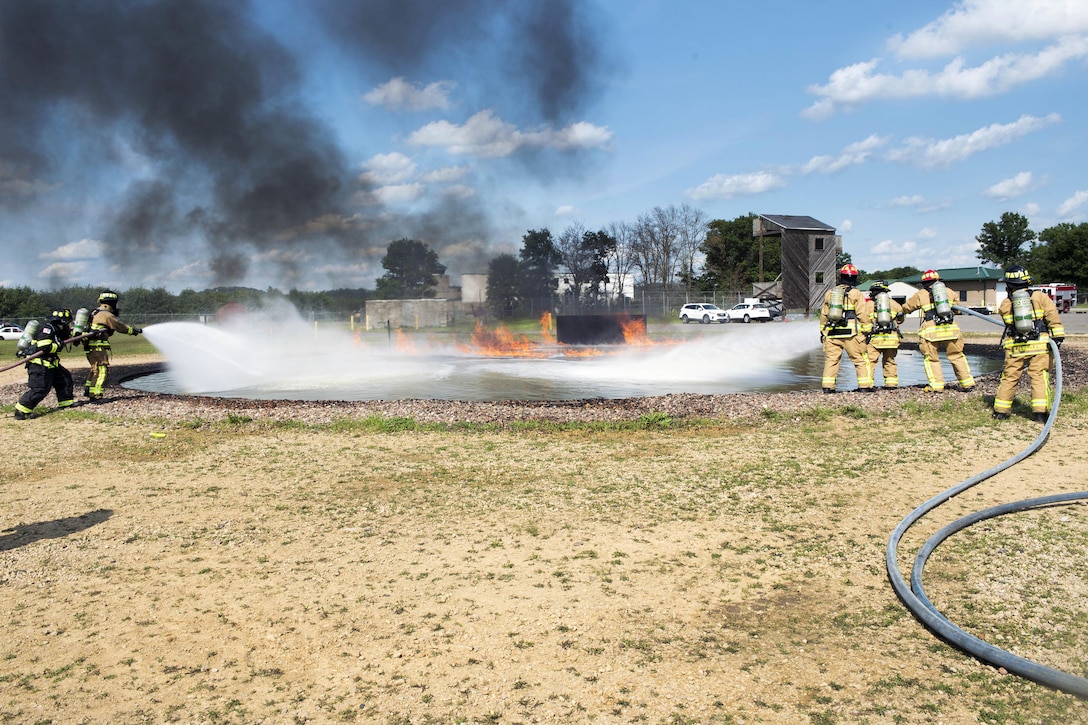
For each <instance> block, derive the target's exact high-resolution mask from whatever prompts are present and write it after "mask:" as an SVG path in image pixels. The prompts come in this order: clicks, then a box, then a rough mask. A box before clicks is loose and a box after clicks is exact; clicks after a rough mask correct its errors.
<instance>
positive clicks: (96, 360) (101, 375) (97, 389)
mask: <svg viewBox="0 0 1088 725" xmlns="http://www.w3.org/2000/svg"><path fill="white" fill-rule="evenodd" d="M87 362H89V363H90V364H91V370H90V372H88V373H87V380H86V382H84V383H83V388H84V390H83V392H84V394H86V396H87V397H88V398H90V399H92V400H94V399H95V398H101V397H102V393H103V392H104V391H105V390H106V375H107V374H108V373H109V371H110V351H109V350H88V351H87Z"/></svg>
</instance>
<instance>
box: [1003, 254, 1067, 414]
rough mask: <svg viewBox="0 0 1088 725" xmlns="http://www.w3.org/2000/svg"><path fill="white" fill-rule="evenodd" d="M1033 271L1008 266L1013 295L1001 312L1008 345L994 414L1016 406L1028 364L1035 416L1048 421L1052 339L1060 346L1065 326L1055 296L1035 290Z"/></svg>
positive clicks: (1006, 299) (1008, 288)
mask: <svg viewBox="0 0 1088 725" xmlns="http://www.w3.org/2000/svg"><path fill="white" fill-rule="evenodd" d="M1029 286H1031V275H1030V274H1028V271H1027V270H1026V269H1024V268H1023V267H1022V266H1020V265H1019V264H1014V265H1012V266H1011V267H1009V268H1008V269H1006V270H1005V287H1006V289H1007V290H1008V292H1009V296H1008V297H1006V298H1005V299H1003V300H1001V304H999V305H998V306H997V312H998V314H1000V315H1001V319H1002V320H1003V321H1004V323H1005V334H1004V336H1003V337H1002V339H1001V347H1003V348H1004V349H1005V368H1004V369H1003V370H1002V371H1001V382H1000V383H998V385H997V394H996V395H995V396H994V418H997V419H998V420H1005V419H1007V418H1008V417H1009V411H1011V410H1012V401H1013V398H1015V397H1016V388H1017V386H1018V385H1019V384H1020V377H1021V376H1022V375H1023V372H1024V368H1025V367H1026V368H1027V372H1028V378H1029V379H1030V380H1031V411H1032V416H1033V417H1034V418H1035V420H1037V421H1039V422H1040V423H1042V422H1045V421H1046V416H1047V412H1048V411H1049V410H1050V403H1051V397H1052V395H1053V389H1052V388H1051V387H1050V366H1051V361H1052V357H1051V355H1050V347H1049V345H1048V341H1049V340H1051V339H1053V340H1054V342H1055V343H1056V344H1058V345H1059V346H1060V345H1061V344H1062V340H1064V339H1065V326H1064V325H1062V321H1061V317H1060V316H1059V315H1058V307H1057V305H1055V304H1054V300H1052V299H1050V297H1049V296H1048V295H1047V294H1046V293H1045V292H1041V291H1039V290H1035V291H1034V292H1032V291H1031V290H1029V289H1028V287H1029Z"/></svg>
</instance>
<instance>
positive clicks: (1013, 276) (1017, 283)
mask: <svg viewBox="0 0 1088 725" xmlns="http://www.w3.org/2000/svg"><path fill="white" fill-rule="evenodd" d="M1005 285H1006V286H1007V287H1008V288H1009V289H1021V288H1023V287H1030V286H1031V274H1030V273H1029V272H1028V270H1027V269H1026V268H1025V267H1024V266H1023V265H1020V264H1014V265H1012V266H1011V267H1009V268H1008V269H1006V270H1005Z"/></svg>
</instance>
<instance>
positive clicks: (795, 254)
mask: <svg viewBox="0 0 1088 725" xmlns="http://www.w3.org/2000/svg"><path fill="white" fill-rule="evenodd" d="M752 227H753V228H752V236H754V237H759V240H760V266H761V268H762V251H763V239H764V238H765V237H775V236H777V237H781V238H782V306H783V307H784V308H785V309H787V310H804V311H805V314H806V315H807V314H811V313H812V312H813V311H814V310H819V309H820V307H821V306H823V303H824V295H825V294H826V293H827V291H828V290H829V289H831V288H832V287H833V286H835V282H836V278H835V261H836V259H837V258H838V254H839V251H840V250H841V249H842V237H840V236H838V235H836V234H835V227H833V226H831V225H829V224H824V223H823V222H822V221H820V220H819V219H814V218H813V217H810V216H795V215H791V214H760V215H758V216H757V217H756V218H755V219H754V220H753V222H752Z"/></svg>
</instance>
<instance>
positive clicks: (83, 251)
mask: <svg viewBox="0 0 1088 725" xmlns="http://www.w3.org/2000/svg"><path fill="white" fill-rule="evenodd" d="M38 256H39V257H41V258H42V259H57V260H61V261H68V260H72V259H95V258H97V257H101V256H102V242H99V241H97V240H95V239H80V240H79V241H78V242H71V243H70V244H63V245H61V246H59V247H57V248H56V249H54V250H53V251H52V252H45V253H44V254H40V255H38Z"/></svg>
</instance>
